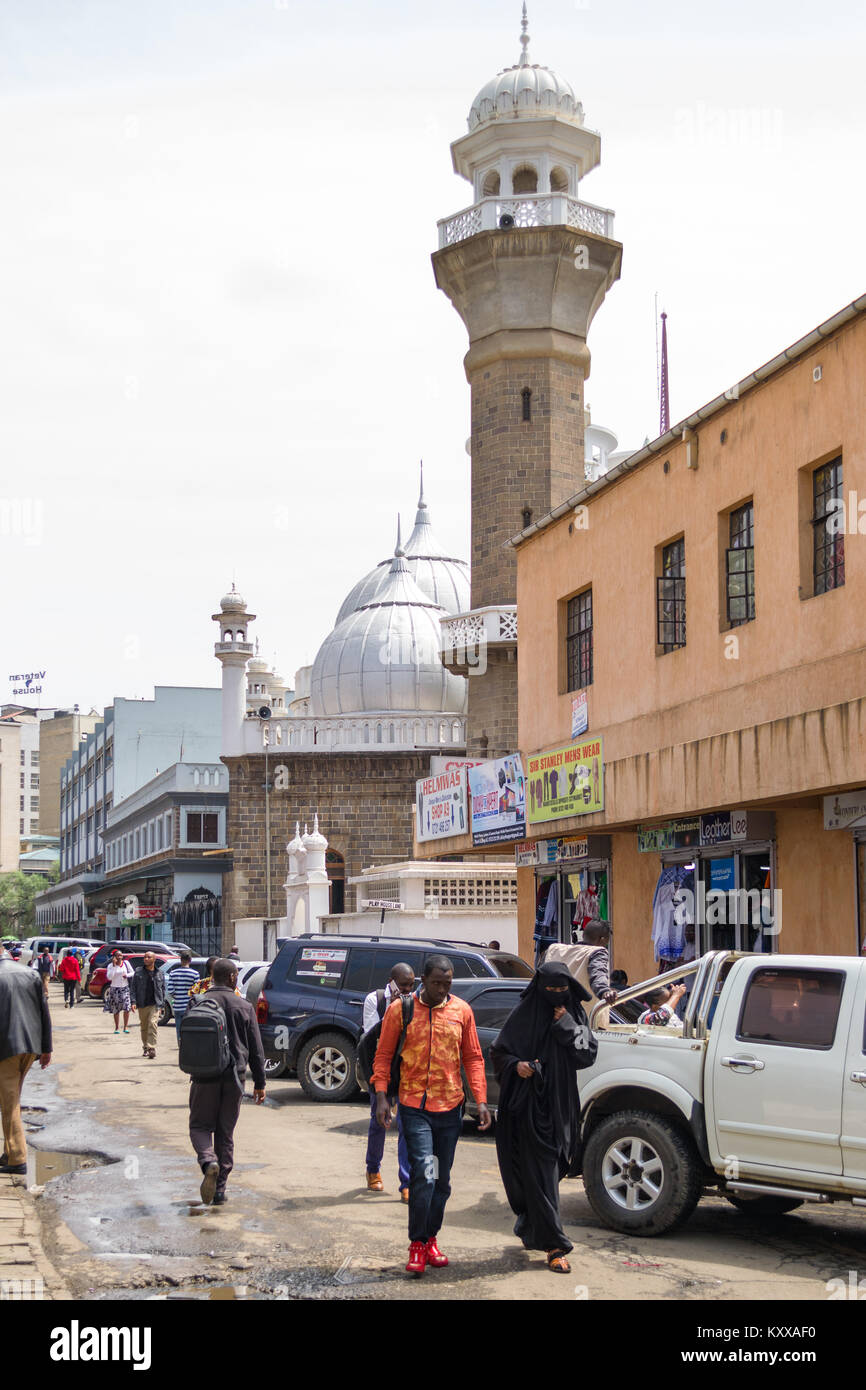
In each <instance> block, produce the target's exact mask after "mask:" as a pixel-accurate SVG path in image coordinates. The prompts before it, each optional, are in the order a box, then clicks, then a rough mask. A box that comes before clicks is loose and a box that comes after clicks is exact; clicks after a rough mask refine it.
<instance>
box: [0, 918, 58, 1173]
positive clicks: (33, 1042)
mask: <svg viewBox="0 0 866 1390" xmlns="http://www.w3.org/2000/svg"><path fill="white" fill-rule="evenodd" d="M37 1057H38V1058H39V1064H40V1066H41V1067H42V1068H43V1070H44V1068H45V1067H47V1066H48V1063H49V1062H50V1061H51V1014H50V1013H49V1011H48V1000H47V999H46V997H45V991H44V990H43V989H42V987H41V985H40V983H39V980H38V979H37V977H36V975H35V974H34V973H33V971H32V970H28V969H27V967H26V966H25V965H18V964H17V963H16V962H15V961H13V960H12V958H11V956H9V955H7V953H6V948H5V947H4V946H3V945H0V1115H2V1120H3V1155H2V1158H0V1173H26V1172H27V1141H26V1139H25V1137H24V1126H23V1125H22V1123H21V1089H22V1087H23V1085H24V1078H25V1076H26V1075H27V1073H28V1071H29V1070H30V1068H31V1067H32V1065H33V1063H34V1062H35V1061H36V1058H37Z"/></svg>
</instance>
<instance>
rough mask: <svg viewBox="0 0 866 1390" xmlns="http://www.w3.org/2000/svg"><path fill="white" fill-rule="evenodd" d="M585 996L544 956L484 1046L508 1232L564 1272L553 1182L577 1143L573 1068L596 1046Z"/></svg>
mask: <svg viewBox="0 0 866 1390" xmlns="http://www.w3.org/2000/svg"><path fill="white" fill-rule="evenodd" d="M588 999H589V992H588V990H585V989H584V988H583V986H582V985H580V984H578V982H577V981H576V980H575V979H574V977H573V976H572V975H571V973H570V972H569V970H568V969H567V967H566V966H565V964H564V963H563V962H561V961H552V962H545V963H544V964H543V965H541V966H539V968H538V970H537V971H536V973H535V975H534V976H533V978H532V980H531V981H530V982H529V984H528V985H527V987H526V989H525V990H524V992H523V995H522V997H521V1000H520V1003H519V1004H518V1005H517V1008H516V1009H515V1010H514V1011H513V1013H512V1014H511V1015H510V1017H509V1018H508V1020H507V1022H506V1024H505V1026H504V1028H503V1029H502V1031H501V1032H500V1033H499V1035H498V1037H497V1038H496V1040H495V1042H494V1043H493V1046H492V1048H491V1050H490V1059H491V1061H492V1063H493V1067H494V1070H495V1072H496V1075H497V1077H498V1079H499V1085H500V1091H499V1106H498V1109H497V1112H496V1155H497V1158H498V1160H499V1171H500V1173H501V1174H502V1182H503V1185H504V1187H505V1195H506V1197H507V1198H508V1203H509V1205H510V1207H511V1210H512V1211H513V1212H514V1214H515V1216H516V1217H517V1220H516V1222H515V1223H514V1234H515V1235H516V1236H518V1237H519V1238H520V1239H521V1240H522V1241H523V1244H524V1246H525V1247H526V1249H527V1250H543V1251H544V1252H545V1254H546V1255H547V1264H548V1268H549V1269H551V1270H553V1272H554V1273H556V1274H569V1273H570V1272H571V1266H570V1264H569V1262H568V1260H567V1259H566V1256H567V1255H568V1253H569V1251H571V1250H572V1249H573V1248H574V1247H573V1245H572V1243H571V1241H570V1240H569V1239H568V1236H567V1235H566V1234H565V1231H564V1230H563V1228H562V1218H561V1217H560V1214H559V1183H560V1179H561V1178H563V1177H565V1175H566V1173H568V1172H569V1171H570V1169H571V1168H572V1166H573V1164H574V1161H575V1159H576V1157H577V1152H578V1149H579V1147H580V1098H579V1096H578V1090H577V1072H578V1070H579V1069H580V1068H582V1067H588V1066H591V1065H592V1063H593V1061H594V1060H595V1056H596V1052H597V1050H598V1042H597V1040H596V1038H595V1035H594V1034H593V1032H592V1030H591V1029H590V1028H589V1026H588V1024H587V1019H586V1014H585V1013H584V1011H583V1004H584V1002H586V1001H587V1000H588Z"/></svg>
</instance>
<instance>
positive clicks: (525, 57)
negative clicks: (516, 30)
mask: <svg viewBox="0 0 866 1390" xmlns="http://www.w3.org/2000/svg"><path fill="white" fill-rule="evenodd" d="M520 28H521V29H522V31H523V32H522V33H521V35H520V42H521V45H522V48H523V52H522V53H521V55H520V66H521V67H522V68H526V67H529V20H528V19H527V17H526V0H524V4H523V19H522V20H521V22H520Z"/></svg>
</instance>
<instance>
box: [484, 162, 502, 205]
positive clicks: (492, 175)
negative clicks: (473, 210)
mask: <svg viewBox="0 0 866 1390" xmlns="http://www.w3.org/2000/svg"><path fill="white" fill-rule="evenodd" d="M481 196H482V198H497V197H498V196H499V170H498V169H490V170H489V171H488V172H487V173H486V174H485V175H484V183H483V184H482V185H481Z"/></svg>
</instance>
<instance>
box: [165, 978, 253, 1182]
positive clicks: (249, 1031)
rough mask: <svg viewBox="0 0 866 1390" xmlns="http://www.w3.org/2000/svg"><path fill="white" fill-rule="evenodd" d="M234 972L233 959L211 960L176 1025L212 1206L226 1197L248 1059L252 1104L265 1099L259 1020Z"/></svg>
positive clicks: (192, 1130) (194, 1136)
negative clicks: (206, 980) (208, 975)
mask: <svg viewBox="0 0 866 1390" xmlns="http://www.w3.org/2000/svg"><path fill="white" fill-rule="evenodd" d="M237 978H238V972H237V966H236V965H235V963H234V961H230V960H217V961H214V966H213V980H212V984H211V987H210V989H209V990H208V992H207V994H204V995H201V996H192V997H191V998H190V1007H189V1008H188V1009H187V1011H186V1014H185V1015H184V1018H183V1021H182V1022H181V1025H180V1029H179V1042H180V1045H179V1051H178V1064H179V1066H180V1068H181V1071H185V1072H186V1073H187V1074H188V1075H189V1076H190V1077H191V1080H192V1084H191V1085H190V1088H189V1137H190V1139H191V1140H192V1146H193V1148H194V1149H195V1153H196V1158H197V1159H198V1162H199V1167H200V1168H201V1170H202V1173H203V1175H204V1176H203V1178H202V1184H201V1189H200V1190H201V1199H202V1201H203V1202H205V1203H206V1204H208V1205H210V1203H211V1202H212V1203H213V1204H214V1206H221V1205H222V1204H223V1203H224V1202H225V1200H226V1183H227V1182H228V1177H229V1173H230V1172H231V1171H232V1167H233V1164H234V1151H235V1142H234V1133H235V1125H236V1124H237V1122H238V1116H239V1114H240V1109H241V1100H242V1099H243V1094H244V1084H245V1081H246V1074H247V1065H248V1064H249V1067H250V1070H251V1071H252V1074H253V1087H254V1089H253V1099H254V1100H255V1102H256V1105H261V1104H262V1103H263V1102H264V1099H265V1054H264V1049H263V1048H262V1039H261V1036H260V1034H259V1025H258V1023H257V1022H256V1015H255V1012H254V1010H253V1006H252V1004H249V1003H248V1002H247V1000H246V999H242V998H241V996H240V995H239V994H236V993H235V985H236V984H237Z"/></svg>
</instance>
